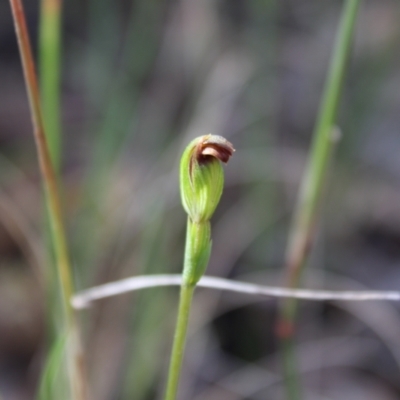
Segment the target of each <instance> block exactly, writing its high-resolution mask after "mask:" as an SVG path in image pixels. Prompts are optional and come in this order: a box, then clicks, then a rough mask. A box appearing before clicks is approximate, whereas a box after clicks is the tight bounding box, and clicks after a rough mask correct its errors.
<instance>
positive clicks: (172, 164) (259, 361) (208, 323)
mask: <svg viewBox="0 0 400 400" xmlns="http://www.w3.org/2000/svg"><path fill="white" fill-rule="evenodd" d="M25 6H26V12H27V18H28V22H29V28H30V32H31V34H32V39H33V40H34V41H36V39H37V31H38V29H37V25H38V21H37V15H38V4H37V2H35V1H32V2H31V1H28V0H26V1H25ZM341 6H342V1H337V0H326V1H323V2H321V1H317V0H268V1H267V0H168V1H166V0H164V1H163V0H135V1H126V0H119V1H117V0H86V1H84V2H82V1H77V0H71V1H65V4H64V11H63V12H64V15H63V53H62V66H63V85H62V120H63V133H64V138H63V149H62V153H63V163H62V164H63V166H62V181H63V189H62V190H63V195H64V197H63V198H64V208H65V215H66V223H67V227H68V233H69V245H70V251H71V257H72V261H73V265H74V269H75V270H74V273H75V281H76V286H77V288H78V289H83V288H86V287H89V286H93V285H96V284H99V283H103V282H107V281H111V280H115V279H119V278H122V277H126V276H130V275H136V274H144V273H167V272H180V271H181V264H182V254H183V245H184V231H185V219H186V217H185V213H184V211H183V210H182V207H181V205H180V199H179V188H178V167H179V165H178V164H179V157H180V154H181V153H182V150H183V148H184V146H186V144H187V143H188V141H189V140H190V139H192V138H194V137H196V136H199V135H202V134H207V133H209V132H211V133H213V134H219V135H223V136H225V137H226V138H228V140H229V141H231V142H232V143H233V144H234V147H235V148H236V150H237V151H236V154H235V157H233V158H232V160H231V161H230V164H229V168H227V169H226V190H225V191H224V195H223V197H222V200H221V203H220V205H219V206H218V208H217V210H216V213H215V215H214V217H213V220H212V224H213V252H212V255H211V260H210V265H209V269H208V272H207V273H209V274H211V275H217V276H225V277H230V278H235V277H239V276H240V277H241V278H242V279H247V280H252V281H257V282H264V283H269V284H280V283H281V282H282V263H283V255H284V249H285V245H286V239H287V231H288V226H289V222H290V217H291V214H292V211H293V205H294V201H295V198H296V193H297V188H298V184H299V181H300V178H301V175H302V172H303V168H304V165H305V160H306V157H307V152H308V149H309V143H310V138H311V133H312V130H313V126H314V122H315V116H316V113H317V109H318V105H319V102H320V98H321V92H322V84H323V82H324V79H325V76H326V68H327V65H328V60H329V55H330V52H331V49H332V45H333V38H334V33H335V30H336V27H337V23H338V18H339V13H340V9H341ZM399 15H400V7H399V4H398V2H397V1H395V0H381V1H374V0H365V1H364V2H363V4H362V7H361V10H360V15H359V17H358V21H357V31H356V36H355V44H354V50H353V53H352V57H351V61H350V65H349V70H348V74H347V78H346V84H345V93H344V96H343V98H342V101H341V109H340V113H339V114H340V117H339V126H340V128H341V130H342V140H341V142H340V143H339V144H338V147H337V150H336V154H335V155H334V157H333V158H334V160H333V161H332V166H331V171H330V173H329V180H328V182H327V184H326V190H325V191H326V195H325V200H324V204H323V209H322V218H321V223H320V224H319V230H318V237H317V243H316V244H315V246H314V248H313V253H312V259H311V261H310V266H309V267H310V268H309V269H308V272H307V276H305V277H304V286H307V287H313V286H314V287H322V286H324V287H330V288H336V289H343V288H347V289H348V288H358V287H360V288H362V287H371V288H376V289H397V288H398V287H399V286H400V268H399V264H400V184H399V182H400V158H399V156H398V154H399V151H400V135H399V126H400V114H399V112H398V110H399V106H400V68H399V67H400V65H399V62H400V60H399V56H398V48H399V44H400V26H399V24H398V20H399V19H398V18H399ZM43 211H44V210H43V205H42V198H41V192H40V183H39V174H38V169H37V161H36V157H35V151H34V146H33V141H32V132H31V126H30V122H29V114H28V106H27V100H26V92H25V88H24V85H23V80H22V75H21V67H20V61H19V57H18V52H17V47H16V41H15V35H14V32H13V27H12V21H11V14H10V11H9V5H8V4H7V2H2V3H1V4H0V394H1V396H2V399H3V400H8V399H18V400H19V399H21V400H22V399H31V398H33V397H34V393H35V391H36V389H37V387H36V386H37V382H38V378H39V374H40V371H41V368H42V364H43V351H44V349H45V348H46V339H45V336H46V335H45V331H46V321H45V317H44V309H45V308H46V304H45V299H46V295H45V293H44V290H43V284H44V282H43V277H44V276H45V273H44V271H45V269H46V268H47V265H46V262H45V261H44V260H46V250H45V244H46V240H45V238H43V234H42V232H43V229H42V228H43ZM176 305H177V291H176V290H175V289H168V290H167V289H151V290H149V291H147V292H143V293H140V294H135V295H124V296H121V297H120V298H115V299H111V300H104V301H101V302H99V303H98V304H96V305H95V306H94V307H93V308H92V309H91V310H89V311H87V312H84V313H83V314H82V316H81V317H82V318H81V320H82V323H83V326H84V340H85V344H86V345H85V348H86V351H87V355H88V360H87V361H88V370H89V375H90V379H91V382H90V385H91V388H92V392H93V398H95V399H98V400H109V399H115V398H118V399H135V400H136V399H137V400H142V399H143V400H144V399H155V398H160V397H161V394H162V392H163V388H164V383H165V373H166V367H167V363H168V357H169V351H170V345H171V341H172V330H173V324H174V320H175V312H176ZM193 311H194V312H193V317H192V321H191V331H190V332H191V336H190V338H189V341H188V347H187V349H188V351H187V355H186V361H185V362H186V368H184V374H183V376H182V388H181V389H182V390H181V398H182V399H196V400H200V399H207V400H210V399H218V400H221V399H226V400H231V399H232V400H233V399H265V398H273V399H279V398H282V397H281V396H282V393H283V392H282V375H281V372H280V368H279V362H278V361H279V352H278V351H279V349H278V347H277V343H276V340H275V335H274V331H273V327H274V320H275V316H276V315H275V314H276V303H275V301H272V300H271V301H265V300H263V301H258V300H255V299H250V298H247V297H245V296H237V295H232V294H221V293H218V292H211V291H206V290H199V291H198V292H197V293H196V297H195V302H194V310H193ZM300 311H301V313H300V318H299V321H298V328H299V334H298V348H299V356H300V359H301V374H302V378H303V380H304V385H305V395H306V397H305V398H307V399H313V398H322V397H326V398H328V397H329V398H332V399H350V398H352V399H353V398H354V399H363V400H366V399H374V400H375V399H381V400H391V399H396V398H398V397H399V396H400V386H399V380H398V375H399V372H400V353H399V350H398V349H399V348H400V343H399V340H400V339H399V338H400V315H399V312H398V309H396V307H395V306H394V305H393V304H386V303H382V304H379V305H378V304H372V303H369V304H368V305H362V304H357V305H354V304H347V303H346V304H344V303H341V304H339V303H338V304H333V303H332V304H331V303H329V304H324V305H321V304H314V303H311V302H307V303H302V305H301V310H300Z"/></svg>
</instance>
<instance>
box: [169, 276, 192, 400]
mask: <svg viewBox="0 0 400 400" xmlns="http://www.w3.org/2000/svg"><path fill="white" fill-rule="evenodd" d="M194 289H195V285H186V284H182V286H181V293H180V299H179V310H178V320H177V322H176V328H175V337H174V344H173V347H172V354H171V361H170V364H169V374H168V383H167V390H166V393H165V400H175V399H176V394H177V392H178V384H179V376H180V373H181V369H182V361H183V354H184V351H185V343H186V333H187V327H188V322H189V314H190V308H191V304H192V299H193V293H194Z"/></svg>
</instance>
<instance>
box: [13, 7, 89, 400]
mask: <svg viewBox="0 0 400 400" xmlns="http://www.w3.org/2000/svg"><path fill="white" fill-rule="evenodd" d="M10 5H11V10H12V14H13V19H14V25H15V30H16V35H17V40H18V46H19V51H20V55H21V61H22V67H23V73H24V77H25V85H26V88H27V93H28V100H29V106H30V112H31V119H32V124H33V131H34V132H33V133H34V140H35V144H36V150H37V154H38V160H39V167H40V171H41V174H42V180H43V186H44V193H45V201H46V206H47V209H48V213H49V219H50V228H51V240H52V244H53V247H54V251H55V257H56V263H57V270H58V275H59V281H60V287H61V295H62V302H63V306H64V314H65V318H64V323H65V330H66V332H67V333H68V340H67V358H68V360H67V364H68V365H67V366H68V371H69V379H70V387H71V397H72V399H73V400H85V399H86V381H85V374H84V368H83V360H82V350H81V345H80V338H79V332H78V326H77V320H76V316H75V313H74V310H73V309H72V307H71V305H70V299H71V297H72V294H73V283H72V275H71V266H70V261H69V257H68V252H67V244H66V237H65V231H64V225H63V220H62V212H61V201H60V197H59V191H58V186H57V180H56V174H55V172H54V167H53V164H52V160H51V156H50V152H49V148H48V145H47V140H46V136H45V129H44V125H43V116H42V111H41V104H40V96H39V88H38V82H37V77H36V71H35V64H34V61H33V56H32V50H31V45H30V40H29V34H28V29H27V26H26V20H25V14H24V9H23V6H22V3H21V0H10Z"/></svg>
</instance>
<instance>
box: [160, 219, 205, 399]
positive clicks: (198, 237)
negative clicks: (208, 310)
mask: <svg viewBox="0 0 400 400" xmlns="http://www.w3.org/2000/svg"><path fill="white" fill-rule="evenodd" d="M210 250H211V242H210V222H209V221H204V222H200V223H194V222H192V220H191V219H190V217H188V221H187V230H186V244H185V256H184V265H183V274H182V286H181V293H180V298H179V310H178V319H177V322H176V327H175V336H174V344H173V346H172V353H171V361H170V365H169V372H168V382H167V390H166V393H165V400H175V399H176V394H177V391H178V384H179V376H180V373H181V368H182V360H183V354H184V351H185V343H186V332H187V327H188V322H189V314H190V307H191V304H192V298H193V293H194V290H195V288H196V284H197V282H198V281H199V279H200V278H201V276H202V275H203V274H204V271H205V269H206V268H207V264H208V259H209V256H210Z"/></svg>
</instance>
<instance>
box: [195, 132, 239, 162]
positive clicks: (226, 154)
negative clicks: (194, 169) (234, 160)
mask: <svg viewBox="0 0 400 400" xmlns="http://www.w3.org/2000/svg"><path fill="white" fill-rule="evenodd" d="M234 151H235V149H234V148H233V145H232V143H230V142H228V141H227V140H226V139H225V138H223V137H222V136H218V135H211V134H209V135H205V136H203V137H202V138H201V140H200V141H199V142H198V143H197V145H196V149H195V152H194V154H195V158H196V159H197V161H198V162H199V164H201V163H206V162H207V161H208V159H209V157H215V158H216V159H218V160H219V161H221V162H223V163H225V164H226V163H227V162H228V161H229V159H230V158H231V156H232V154H233V152H234Z"/></svg>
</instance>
